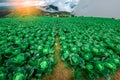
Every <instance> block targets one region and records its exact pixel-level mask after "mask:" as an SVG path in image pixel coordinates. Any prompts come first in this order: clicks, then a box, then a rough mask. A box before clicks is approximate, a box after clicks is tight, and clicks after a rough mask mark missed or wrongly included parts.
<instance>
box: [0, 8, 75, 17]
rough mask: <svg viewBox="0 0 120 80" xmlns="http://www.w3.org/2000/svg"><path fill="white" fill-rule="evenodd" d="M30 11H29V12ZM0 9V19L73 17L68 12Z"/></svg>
mask: <svg viewBox="0 0 120 80" xmlns="http://www.w3.org/2000/svg"><path fill="white" fill-rule="evenodd" d="M29 9H30V10H29ZM29 9H28V8H18V9H13V8H0V18H3V17H4V18H5V17H18V16H20V17H26V16H57V17H69V16H73V15H71V13H69V12H65V11H61V12H47V11H46V12H45V11H42V10H41V9H38V8H33V7H30V8H29Z"/></svg>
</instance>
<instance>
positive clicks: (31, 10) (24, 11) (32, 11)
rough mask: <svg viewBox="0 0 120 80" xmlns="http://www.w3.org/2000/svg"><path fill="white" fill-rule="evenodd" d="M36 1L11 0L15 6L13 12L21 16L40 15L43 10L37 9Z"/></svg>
mask: <svg viewBox="0 0 120 80" xmlns="http://www.w3.org/2000/svg"><path fill="white" fill-rule="evenodd" d="M36 1H37V0H11V3H13V8H14V10H13V11H12V12H13V13H15V14H18V15H20V16H32V15H38V14H40V12H41V11H40V10H39V9H37V7H36V6H37V5H36Z"/></svg>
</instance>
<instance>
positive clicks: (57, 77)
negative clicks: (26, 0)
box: [42, 36, 73, 80]
mask: <svg viewBox="0 0 120 80" xmlns="http://www.w3.org/2000/svg"><path fill="white" fill-rule="evenodd" d="M59 53H60V43H59V38H58V36H56V47H55V59H56V60H57V64H56V65H55V67H54V68H53V72H52V73H51V74H48V75H45V76H43V79H42V80H71V78H72V77H73V73H72V70H71V69H70V68H68V67H66V66H65V64H64V62H63V61H62V60H61V58H60V55H59Z"/></svg>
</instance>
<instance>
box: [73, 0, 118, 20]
mask: <svg viewBox="0 0 120 80" xmlns="http://www.w3.org/2000/svg"><path fill="white" fill-rule="evenodd" d="M74 14H75V15H77V16H95V17H110V18H111V17H113V18H120V0H80V2H79V3H78V6H77V7H76V8H75V10H74Z"/></svg>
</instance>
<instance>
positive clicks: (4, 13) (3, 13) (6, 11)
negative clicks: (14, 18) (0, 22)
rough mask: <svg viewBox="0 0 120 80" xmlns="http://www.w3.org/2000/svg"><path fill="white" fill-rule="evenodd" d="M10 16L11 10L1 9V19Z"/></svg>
mask: <svg viewBox="0 0 120 80" xmlns="http://www.w3.org/2000/svg"><path fill="white" fill-rule="evenodd" d="M8 14H10V9H8V8H0V17H6V15H8Z"/></svg>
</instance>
